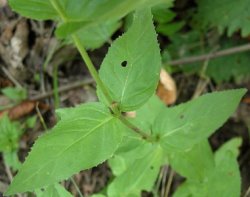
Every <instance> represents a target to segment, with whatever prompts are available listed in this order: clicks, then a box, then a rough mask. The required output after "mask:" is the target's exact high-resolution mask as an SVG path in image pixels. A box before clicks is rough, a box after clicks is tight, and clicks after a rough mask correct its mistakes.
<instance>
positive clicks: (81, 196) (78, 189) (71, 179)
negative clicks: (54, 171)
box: [70, 177, 83, 197]
mask: <svg viewBox="0 0 250 197" xmlns="http://www.w3.org/2000/svg"><path fill="white" fill-rule="evenodd" d="M70 181H71V182H72V183H73V185H74V187H75V188H76V191H77V193H78V195H79V196H80V197H83V194H82V192H81V190H80V188H79V187H78V185H77V184H76V182H75V180H74V178H73V177H71V178H70Z"/></svg>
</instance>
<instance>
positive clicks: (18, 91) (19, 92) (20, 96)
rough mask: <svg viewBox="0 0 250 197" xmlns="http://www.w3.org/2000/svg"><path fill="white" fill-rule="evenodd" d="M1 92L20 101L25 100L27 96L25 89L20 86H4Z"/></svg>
mask: <svg viewBox="0 0 250 197" xmlns="http://www.w3.org/2000/svg"><path fill="white" fill-rule="evenodd" d="M1 92H2V93H3V94H4V95H5V96H7V97H8V98H9V99H11V100H13V101H16V102H20V101H22V100H25V99H26V98H27V91H26V90H25V89H22V88H11V87H8V88H4V89H2V90H1Z"/></svg>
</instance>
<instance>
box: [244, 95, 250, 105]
mask: <svg viewBox="0 0 250 197" xmlns="http://www.w3.org/2000/svg"><path fill="white" fill-rule="evenodd" d="M242 102H243V103H246V104H250V97H246V98H244V99H243V101H242Z"/></svg>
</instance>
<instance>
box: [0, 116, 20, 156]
mask: <svg viewBox="0 0 250 197" xmlns="http://www.w3.org/2000/svg"><path fill="white" fill-rule="evenodd" d="M20 127H21V126H20V125H19V124H15V123H14V122H11V121H10V119H9V118H8V116H7V115H6V114H5V115H4V116H3V117H1V118H0V151H2V152H12V151H14V150H16V149H17V148H18V141H19V138H20V135H21V134H22V130H21V129H20Z"/></svg>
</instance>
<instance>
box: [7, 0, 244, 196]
mask: <svg viewBox="0 0 250 197" xmlns="http://www.w3.org/2000/svg"><path fill="white" fill-rule="evenodd" d="M9 3H10V5H11V7H12V9H13V10H15V11H17V12H18V13H20V14H21V15H23V16H26V17H30V18H33V19H38V20H47V19H51V20H56V21H58V24H59V25H58V27H57V30H56V34H57V35H58V36H59V37H67V36H69V37H70V38H71V40H72V42H73V43H74V44H75V46H76V47H77V49H78V50H79V52H80V54H81V56H82V58H83V60H84V62H85V63H86V65H87V67H88V69H89V71H90V73H91V75H92V77H93V78H94V79H95V81H96V83H97V94H98V98H99V102H95V103H87V104H82V105H79V106H77V107H75V108H69V109H59V110H57V114H58V116H59V117H60V118H59V119H60V120H59V121H58V123H57V125H56V126H55V127H54V128H52V129H51V131H49V132H47V133H46V134H44V135H42V136H41V137H39V138H38V139H37V140H36V142H35V144H34V145H33V147H32V150H31V151H30V153H29V155H28V157H27V158H26V160H25V162H24V164H23V165H22V167H21V168H20V170H19V172H18V174H17V175H16V176H15V178H14V180H13V181H12V183H11V185H10V187H9V188H8V190H7V191H6V193H5V195H13V194H16V193H22V192H28V191H31V192H36V194H37V195H38V196H71V194H69V193H68V192H67V191H66V190H64V189H63V188H62V186H61V185H60V184H58V183H59V182H60V181H62V180H64V179H68V178H69V177H71V176H72V175H73V174H75V173H77V172H79V171H81V170H85V169H89V168H91V167H94V166H97V165H98V164H100V163H102V162H104V161H106V160H108V162H109V165H110V167H111V169H112V171H113V174H114V175H115V176H116V177H115V178H114V179H113V180H112V182H111V183H110V185H109V186H108V188H107V190H106V193H105V194H100V196H108V197H126V196H140V193H141V191H142V190H146V191H151V190H153V187H154V183H155V181H156V178H157V176H158V173H159V170H160V167H161V166H162V165H165V164H168V165H170V166H171V167H172V168H173V169H174V170H175V171H176V172H178V173H179V174H180V175H182V176H183V177H185V178H186V181H185V182H184V183H183V184H182V185H181V186H180V187H179V189H178V190H177V191H176V192H175V194H174V196H177V197H179V196H199V197H204V196H211V197H212V196H213V197H221V196H225V197H228V196H232V197H237V196H239V195H240V175H239V169H238V165H237V161H236V157H237V155H238V147H239V146H240V144H241V141H240V139H233V140H231V141H229V142H228V143H226V144H225V145H224V146H222V147H221V148H220V149H219V150H218V151H216V152H215V153H213V152H212V151H211V148H210V145H209V143H208V140H207V138H208V137H209V136H210V135H211V134H212V133H213V132H214V131H215V130H216V129H218V128H219V127H220V126H222V124H223V123H224V122H225V121H226V120H227V119H228V117H229V116H230V115H231V114H232V113H233V112H234V110H235V109H236V107H237V105H238V103H239V101H240V99H241V97H242V96H243V94H244V93H245V89H237V90H227V91H222V92H215V93H210V94H207V95H204V96H201V97H199V98H197V99H194V100H192V101H190V102H187V103H184V104H181V105H179V106H175V107H170V108H166V107H165V106H164V105H163V104H162V103H161V102H160V101H159V100H158V99H157V97H156V96H155V95H154V94H155V89H156V86H157V84H158V78H159V72H160V68H161V55H160V49H159V46H158V42H157V35H156V32H155V29H154V25H153V20H152V14H151V7H152V6H155V5H156V4H159V3H164V0H155V1H150V0H137V1H134V0H123V1H120V0H105V1H100V0H91V1H90V0H70V1H68V0H9ZM167 3H168V1H167ZM130 12H133V22H132V24H131V26H130V28H129V29H128V31H127V32H126V33H124V34H123V35H122V36H120V37H119V38H117V39H116V40H115V41H114V42H113V44H112V45H111V46H110V48H109V51H108V53H107V55H106V57H105V58H104V60H103V62H102V65H101V68H100V70H99V72H97V71H96V69H95V67H94V65H93V63H92V61H91V59H90V58H89V56H88V54H87V52H86V48H85V43H84V41H85V40H87V39H88V37H86V35H89V36H90V37H91V36H93V35H91V33H90V32H91V31H94V30H96V31H98V28H107V29H110V24H115V23H117V22H118V21H119V20H120V19H121V18H122V17H124V16H125V15H127V14H128V13H130ZM111 29H112V28H111ZM87 31H90V32H89V34H87V33H86V32H87ZM111 32H112V31H111ZM82 35H85V37H83V36H82ZM128 111H136V117H135V118H127V117H125V116H123V114H124V113H123V112H128ZM41 188H43V190H41ZM43 192H45V193H43Z"/></svg>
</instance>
